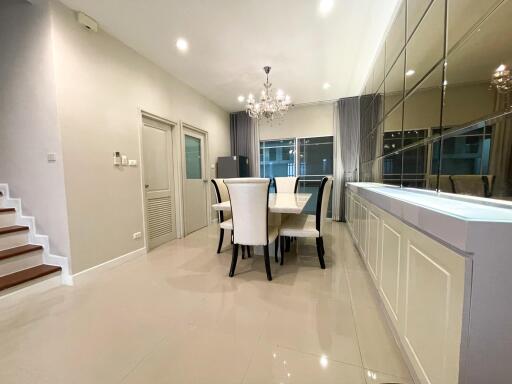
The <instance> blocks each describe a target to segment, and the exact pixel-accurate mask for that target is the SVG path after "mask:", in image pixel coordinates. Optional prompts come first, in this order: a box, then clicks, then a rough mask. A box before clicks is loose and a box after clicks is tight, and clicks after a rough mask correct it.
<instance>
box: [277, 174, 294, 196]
mask: <svg viewBox="0 0 512 384" xmlns="http://www.w3.org/2000/svg"><path fill="white" fill-rule="evenodd" d="M274 185H275V186H276V192H279V193H297V188H298V187H299V177H294V176H291V177H274Z"/></svg>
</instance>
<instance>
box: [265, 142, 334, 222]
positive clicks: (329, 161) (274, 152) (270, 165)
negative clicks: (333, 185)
mask: <svg viewBox="0 0 512 384" xmlns="http://www.w3.org/2000/svg"><path fill="white" fill-rule="evenodd" d="M332 174H333V137H332V136H324V137H305V138H297V139H283V140H267V141H261V142H260V176H261V177H268V178H273V177H286V176H300V182H299V192H302V193H311V194H312V196H311V198H310V199H309V202H308V204H307V205H306V207H305V208H304V213H307V214H311V215H312V214H315V212H316V201H317V193H318V187H319V186H320V182H321V180H322V178H323V177H324V176H328V175H329V176H330V175H332ZM273 188H274V187H273V186H272V190H271V192H274V189H273ZM330 207H331V204H329V212H328V216H331V208H330Z"/></svg>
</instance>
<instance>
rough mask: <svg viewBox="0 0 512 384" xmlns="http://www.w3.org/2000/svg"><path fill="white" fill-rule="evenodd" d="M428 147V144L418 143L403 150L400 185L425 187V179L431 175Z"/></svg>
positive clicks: (429, 146)
mask: <svg viewBox="0 0 512 384" xmlns="http://www.w3.org/2000/svg"><path fill="white" fill-rule="evenodd" d="M406 136H407V135H406ZM430 148H431V145H430V144H419V145H415V146H413V147H412V148H409V149H405V150H404V151H403V170H402V172H403V173H402V185H403V186H404V187H410V188H426V187H427V180H428V177H429V176H430V175H431V171H430V169H429V167H428V154H429V149H430Z"/></svg>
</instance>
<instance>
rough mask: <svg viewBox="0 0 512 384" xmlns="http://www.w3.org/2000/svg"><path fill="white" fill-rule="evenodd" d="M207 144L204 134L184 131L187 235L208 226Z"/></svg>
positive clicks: (184, 187)
mask: <svg viewBox="0 0 512 384" xmlns="http://www.w3.org/2000/svg"><path fill="white" fill-rule="evenodd" d="M205 142H206V137H205V135H204V134H202V133H200V132H197V131H195V130H191V129H188V128H184V129H183V146H184V148H183V154H184V163H185V166H184V172H183V203H184V218H185V235H188V234H189V233H191V232H194V231H197V230H198V229H201V228H204V227H206V225H207V224H208V217H207V215H208V211H207V186H208V179H207V177H206V175H205V160H206V159H205V153H206V152H205Z"/></svg>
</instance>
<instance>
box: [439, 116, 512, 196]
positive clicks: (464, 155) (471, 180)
mask: <svg viewBox="0 0 512 384" xmlns="http://www.w3.org/2000/svg"><path fill="white" fill-rule="evenodd" d="M441 148H442V152H441V158H440V164H436V163H435V162H434V163H433V164H432V166H433V167H434V166H440V170H441V175H444V176H448V177H449V180H450V181H451V182H452V189H453V191H452V192H453V193H459V194H465V195H473V196H480V197H494V198H499V199H511V198H512V118H510V117H509V118H499V119H494V120H489V121H487V122H483V123H478V124H476V125H474V126H472V127H469V128H467V129H462V130H458V131H457V132H453V133H450V134H448V135H446V136H445V137H443V142H442V146H441ZM434 151H437V152H439V151H440V148H439V145H437V146H435V148H434Z"/></svg>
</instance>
